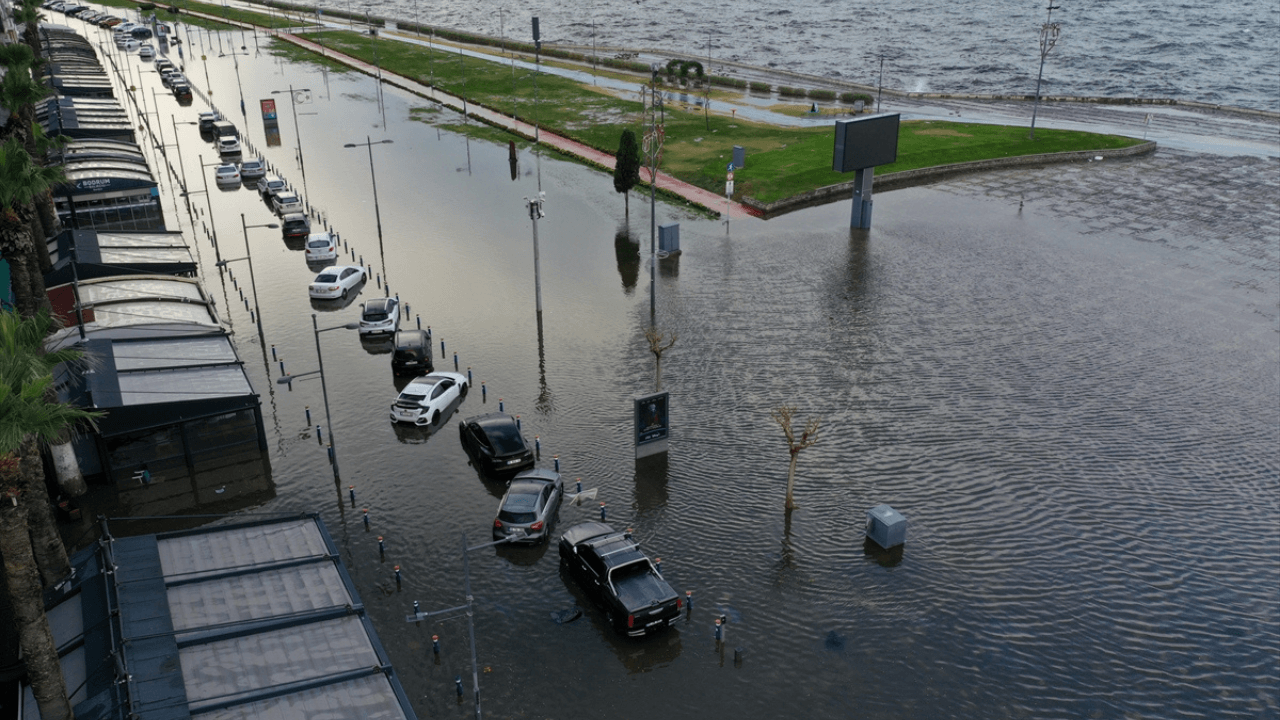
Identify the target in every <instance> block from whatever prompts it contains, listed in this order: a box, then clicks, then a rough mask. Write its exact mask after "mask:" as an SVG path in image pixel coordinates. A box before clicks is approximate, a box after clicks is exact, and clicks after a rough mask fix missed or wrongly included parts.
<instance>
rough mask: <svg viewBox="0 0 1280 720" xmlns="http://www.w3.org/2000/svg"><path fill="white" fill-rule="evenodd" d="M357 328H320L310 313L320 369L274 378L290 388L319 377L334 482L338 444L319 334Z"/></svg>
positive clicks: (349, 325) (347, 326)
mask: <svg viewBox="0 0 1280 720" xmlns="http://www.w3.org/2000/svg"><path fill="white" fill-rule="evenodd" d="M359 327H360V323H358V322H350V323H347V324H346V325H335V326H333V327H327V328H322V327H320V326H319V325H318V324H317V323H316V314H315V313H311V328H312V331H313V332H314V333H315V336H316V361H317V362H318V363H319V365H320V369H319V370H313V371H311V372H304V373H298V374H297V375H281V376H280V377H278V378H276V384H277V385H289V386H290V387H292V386H293V381H294V380H296V379H298V378H300V377H306V376H307V375H319V376H320V393H321V394H322V395H323V396H324V421H325V423H327V425H328V427H329V462H330V463H331V464H332V465H333V479H334V482H337V480H338V442H337V440H336V439H335V436H334V434H333V418H332V416H330V415H329V388H328V387H327V386H326V385H325V382H324V355H323V354H322V353H321V352H320V333H322V332H329V331H330V330H356V329H358V328H359Z"/></svg>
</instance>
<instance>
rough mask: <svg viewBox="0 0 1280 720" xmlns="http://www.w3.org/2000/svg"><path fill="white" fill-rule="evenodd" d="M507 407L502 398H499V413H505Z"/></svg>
mask: <svg viewBox="0 0 1280 720" xmlns="http://www.w3.org/2000/svg"><path fill="white" fill-rule="evenodd" d="M506 407H507V406H506V403H504V402H502V398H498V412H505V411H506Z"/></svg>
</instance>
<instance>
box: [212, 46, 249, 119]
mask: <svg viewBox="0 0 1280 720" xmlns="http://www.w3.org/2000/svg"><path fill="white" fill-rule="evenodd" d="M248 54H249V53H247V52H246V53H238V52H236V51H234V50H232V51H231V52H229V53H223V54H221V55H219V56H218V57H226V56H228V55H230V56H231V57H232V60H233V61H234V62H235V65H236V88H237V89H238V90H239V91H240V117H243V118H245V119H248V117H249V112H248V110H246V109H245V106H244V86H243V85H241V84H240V57H239V56H240V55H248Z"/></svg>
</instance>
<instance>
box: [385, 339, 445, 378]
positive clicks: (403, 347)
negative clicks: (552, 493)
mask: <svg viewBox="0 0 1280 720" xmlns="http://www.w3.org/2000/svg"><path fill="white" fill-rule="evenodd" d="M435 369H436V368H435V363H433V362H432V359H431V338H430V337H429V336H428V335H427V331H426V330H401V331H400V332H398V333H396V337H395V350H394V351H393V352H392V354H391V373H392V374H393V375H421V374H422V373H424V372H428V373H429V372H432V371H433V370H435Z"/></svg>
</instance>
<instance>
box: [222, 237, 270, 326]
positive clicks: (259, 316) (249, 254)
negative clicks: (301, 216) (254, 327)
mask: <svg viewBox="0 0 1280 720" xmlns="http://www.w3.org/2000/svg"><path fill="white" fill-rule="evenodd" d="M240 227H241V228H242V229H243V231H244V252H245V256H244V257H242V258H231V259H229V260H219V261H218V263H217V266H218V267H220V268H221V267H226V266H227V264H228V263H233V262H237V261H239V260H247V261H248V262H249V286H250V287H252V288H253V310H254V313H255V316H256V317H257V324H258V340H260V341H261V342H264V343H265V342H266V341H267V339H266V338H265V337H264V336H263V334H262V306H260V305H259V304H258V283H257V281H256V280H254V277H253V251H252V250H250V249H249V228H278V227H280V226H279V225H277V224H275V223H263V224H261V225H246V224H245V223H244V213H240Z"/></svg>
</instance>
